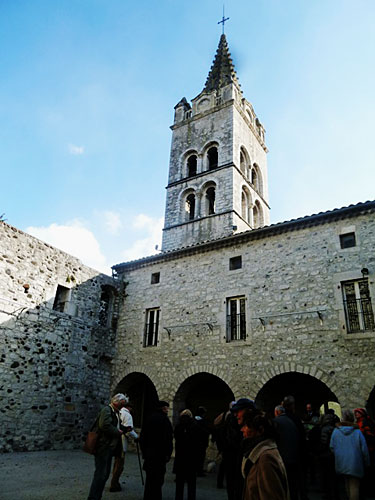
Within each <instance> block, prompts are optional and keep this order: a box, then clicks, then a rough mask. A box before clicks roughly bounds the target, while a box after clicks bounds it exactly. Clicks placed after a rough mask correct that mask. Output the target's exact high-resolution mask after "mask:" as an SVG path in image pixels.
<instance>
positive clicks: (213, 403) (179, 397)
mask: <svg viewBox="0 0 375 500" xmlns="http://www.w3.org/2000/svg"><path fill="white" fill-rule="evenodd" d="M233 400H234V394H233V392H232V390H231V388H230V387H229V386H228V385H227V384H226V383H225V382H224V381H223V380H221V378H219V377H217V376H216V375H212V374H211V373H206V372H201V373H197V374H195V375H192V376H191V377H189V378H187V379H186V380H184V382H182V384H181V385H180V387H179V388H178V390H177V392H176V395H175V397H174V400H173V421H174V423H175V422H176V420H177V418H178V415H179V413H180V411H181V410H183V409H185V408H189V410H191V411H192V412H193V413H194V414H196V411H197V408H198V406H204V407H205V408H207V419H208V421H210V422H212V421H213V420H214V419H215V417H217V415H219V414H220V413H221V412H223V411H226V410H227V409H228V406H229V403H230V402H231V401H233Z"/></svg>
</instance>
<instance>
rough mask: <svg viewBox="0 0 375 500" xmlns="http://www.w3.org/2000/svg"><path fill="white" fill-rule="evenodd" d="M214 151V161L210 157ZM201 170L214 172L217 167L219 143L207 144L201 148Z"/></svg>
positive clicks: (211, 142)
mask: <svg viewBox="0 0 375 500" xmlns="http://www.w3.org/2000/svg"><path fill="white" fill-rule="evenodd" d="M213 150H216V160H214V157H213V156H212V155H211V153H210V152H212V153H213ZM202 156H203V170H204V171H207V170H214V169H215V168H217V167H218V166H219V143H218V142H216V141H210V142H208V143H207V144H206V145H205V146H204V148H203V155H202Z"/></svg>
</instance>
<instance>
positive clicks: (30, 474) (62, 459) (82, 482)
mask: <svg viewBox="0 0 375 500" xmlns="http://www.w3.org/2000/svg"><path fill="white" fill-rule="evenodd" d="M171 469H172V463H169V464H168V471H167V474H166V481H165V484H164V488H163V500H174V491H175V483H174V475H173V474H172V472H171ZM93 471H94V458H93V457H92V456H90V455H87V454H85V453H83V452H82V451H79V450H76V451H36V452H28V453H7V454H3V455H0V500H85V499H86V498H87V494H88V491H89V487H90V483H91V479H92V475H93ZM122 486H123V491H121V492H119V493H110V492H109V491H108V487H109V481H108V483H107V486H106V488H105V491H104V495H103V500H125V499H126V500H142V497H143V487H142V484H141V476H140V471H139V466H138V459H137V455H136V454H135V453H128V455H127V462H126V464H125V471H124V473H123V476H122ZM185 494H186V493H185ZM309 498H310V500H318V499H320V498H321V496H320V495H319V494H317V493H316V492H313V493H309ZM226 499H227V495H226V491H225V490H219V489H217V488H216V474H215V473H211V474H208V475H207V476H206V477H202V478H198V479H197V500H226ZM270 500H271V499H270Z"/></svg>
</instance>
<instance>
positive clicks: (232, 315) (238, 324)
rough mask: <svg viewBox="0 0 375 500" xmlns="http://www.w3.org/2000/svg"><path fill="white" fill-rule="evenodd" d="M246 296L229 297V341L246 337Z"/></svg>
mask: <svg viewBox="0 0 375 500" xmlns="http://www.w3.org/2000/svg"><path fill="white" fill-rule="evenodd" d="M245 311H246V300H245V297H234V298H231V299H227V342H232V341H233V340H245V339H246V312H245Z"/></svg>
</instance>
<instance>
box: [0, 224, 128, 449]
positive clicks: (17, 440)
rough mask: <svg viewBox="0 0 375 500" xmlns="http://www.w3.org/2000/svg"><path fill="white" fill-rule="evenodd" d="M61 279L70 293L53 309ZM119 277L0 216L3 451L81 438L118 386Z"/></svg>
mask: <svg viewBox="0 0 375 500" xmlns="http://www.w3.org/2000/svg"><path fill="white" fill-rule="evenodd" d="M57 285H60V286H63V287H64V288H65V289H68V291H67V293H68V295H70V297H69V300H68V303H66V304H65V305H61V306H60V309H63V308H64V309H65V312H60V311H58V310H54V309H53V307H54V299H55V294H56V289H57ZM114 285H115V283H114V281H113V279H112V278H111V277H109V276H106V275H104V274H100V273H98V272H97V271H95V270H94V269H91V268H89V267H86V266H84V265H82V263H81V262H80V261H79V260H78V259H76V258H74V257H72V256H70V255H68V254H66V253H64V252H62V251H60V250H58V249H56V248H53V247H51V246H49V245H47V244H45V243H43V242H42V241H39V240H37V239H35V238H33V237H32V236H30V235H27V234H25V233H23V232H22V231H19V230H17V229H16V228H14V227H12V226H9V225H8V224H5V223H4V222H0V344H1V355H0V380H1V383H0V398H1V408H0V412H1V413H0V415H1V430H0V451H10V450H15V451H18V450H25V451H26V450H40V449H49V448H54V449H57V448H73V447H77V446H80V445H81V439H82V435H83V433H85V432H86V431H87V430H88V428H89V426H90V425H91V423H92V420H93V418H94V415H95V414H96V412H97V410H98V408H99V406H100V405H101V404H102V403H104V402H106V401H108V397H109V394H110V367H111V364H110V363H111V359H112V357H113V355H114V340H115V334H114V327H115V326H116V314H117V313H116V311H117V309H118V302H119V298H118V296H116V295H117V293H116V289H115V288H114ZM102 286H107V292H108V294H109V295H108V294H107V296H109V297H110V300H109V302H108V301H107V302H106V301H104V302H103V300H101V298H102V292H103V288H102ZM108 287H109V288H108ZM108 308H109V309H108Z"/></svg>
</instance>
